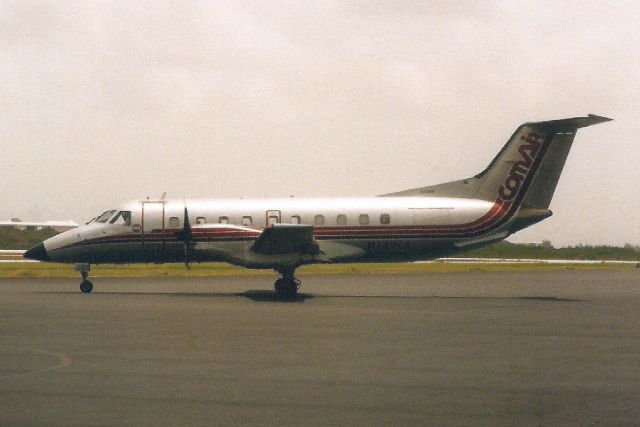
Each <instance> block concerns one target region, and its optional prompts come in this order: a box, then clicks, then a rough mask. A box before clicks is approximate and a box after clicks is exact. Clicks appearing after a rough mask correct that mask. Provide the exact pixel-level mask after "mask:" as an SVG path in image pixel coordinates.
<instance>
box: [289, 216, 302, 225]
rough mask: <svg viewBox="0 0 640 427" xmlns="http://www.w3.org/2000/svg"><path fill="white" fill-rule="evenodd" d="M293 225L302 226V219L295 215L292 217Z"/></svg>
mask: <svg viewBox="0 0 640 427" xmlns="http://www.w3.org/2000/svg"><path fill="white" fill-rule="evenodd" d="M291 224H302V219H300V216H299V215H293V216H291Z"/></svg>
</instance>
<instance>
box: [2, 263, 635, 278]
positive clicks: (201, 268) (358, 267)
mask: <svg viewBox="0 0 640 427" xmlns="http://www.w3.org/2000/svg"><path fill="white" fill-rule="evenodd" d="M634 268H635V266H634V265H633V264H608V263H596V264H572V263H566V264H547V263H500V264H493V263H482V262H478V263H463V264H457V263H447V262H431V263H380V264H317V265H308V266H303V267H300V268H299V269H298V270H297V275H299V276H304V275H343V274H411V273H463V272H471V271H488V272H518V271H522V272H529V271H531V272H534V271H558V270H582V271H585V270H586V271H589V270H632V269H634ZM273 274H274V272H273V271H272V270H249V269H246V268H242V267H236V266H233V265H229V264H225V263H202V264H194V265H192V266H191V269H187V268H186V267H185V266H184V265H183V264H132V265H113V264H103V265H96V266H92V267H91V273H90V276H91V277H163V276H167V277H188V276H270V275H273ZM79 275H80V273H78V272H76V271H74V269H73V265H69V264H52V263H17V262H16V263H2V264H0V278H17V277H43V278H46V277H54V278H55V277H79Z"/></svg>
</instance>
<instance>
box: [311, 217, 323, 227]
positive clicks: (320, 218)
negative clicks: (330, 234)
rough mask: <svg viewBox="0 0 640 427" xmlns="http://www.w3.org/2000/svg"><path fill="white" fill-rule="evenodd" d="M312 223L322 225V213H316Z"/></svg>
mask: <svg viewBox="0 0 640 427" xmlns="http://www.w3.org/2000/svg"><path fill="white" fill-rule="evenodd" d="M313 225H324V215H316V216H315V218H313Z"/></svg>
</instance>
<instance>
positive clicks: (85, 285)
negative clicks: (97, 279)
mask: <svg viewBox="0 0 640 427" xmlns="http://www.w3.org/2000/svg"><path fill="white" fill-rule="evenodd" d="M75 268H76V271H79V272H80V275H82V283H80V290H81V291H82V293H84V294H88V293H89V292H91V291H92V290H93V283H91V282H90V281H89V280H87V277H89V271H90V270H91V264H76V265H75Z"/></svg>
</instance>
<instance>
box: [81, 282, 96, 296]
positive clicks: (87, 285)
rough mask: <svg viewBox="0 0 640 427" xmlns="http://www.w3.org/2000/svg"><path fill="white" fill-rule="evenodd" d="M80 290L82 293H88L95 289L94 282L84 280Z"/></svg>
mask: <svg viewBox="0 0 640 427" xmlns="http://www.w3.org/2000/svg"><path fill="white" fill-rule="evenodd" d="M80 290H81V291H82V293H84V294H88V293H89V292H91V291H92V290H93V283H91V282H90V281H88V280H83V281H82V283H80Z"/></svg>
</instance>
